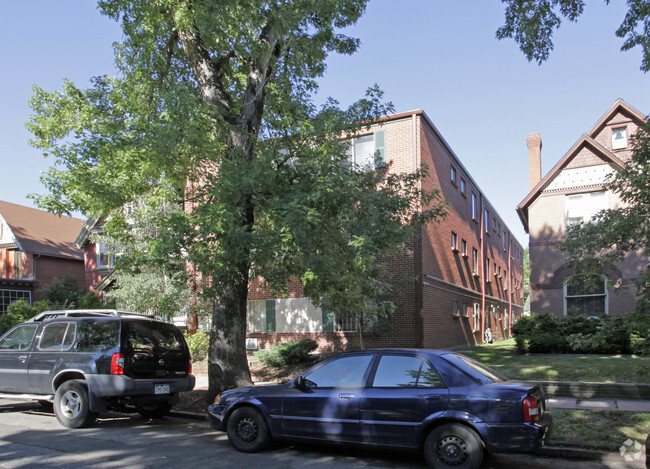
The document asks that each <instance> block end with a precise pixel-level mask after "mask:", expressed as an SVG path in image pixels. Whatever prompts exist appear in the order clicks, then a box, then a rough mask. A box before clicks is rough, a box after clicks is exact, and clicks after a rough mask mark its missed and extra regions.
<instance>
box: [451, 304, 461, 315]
mask: <svg viewBox="0 0 650 469" xmlns="http://www.w3.org/2000/svg"><path fill="white" fill-rule="evenodd" d="M451 315H452V316H453V317H455V318H457V317H459V316H460V314H459V312H458V300H451Z"/></svg>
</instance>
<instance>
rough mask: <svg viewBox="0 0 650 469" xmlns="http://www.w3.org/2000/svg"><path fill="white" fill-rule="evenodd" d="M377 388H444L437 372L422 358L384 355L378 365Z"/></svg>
mask: <svg viewBox="0 0 650 469" xmlns="http://www.w3.org/2000/svg"><path fill="white" fill-rule="evenodd" d="M373 387H375V388H440V387H444V384H442V379H440V376H439V375H438V373H437V372H436V370H435V369H434V368H433V367H432V366H431V365H429V363H427V362H426V361H424V360H423V359H421V358H420V357H408V356H399V355H384V356H383V357H381V360H380V361H379V365H377V372H376V373H375V379H374V380H373Z"/></svg>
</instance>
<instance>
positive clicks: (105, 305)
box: [77, 291, 116, 309]
mask: <svg viewBox="0 0 650 469" xmlns="http://www.w3.org/2000/svg"><path fill="white" fill-rule="evenodd" d="M115 308H116V304H115V301H110V300H109V301H104V300H103V299H102V298H101V297H100V296H99V295H98V294H97V293H95V292H92V291H88V292H86V293H84V294H83V295H81V296H80V297H79V304H78V305H77V309H115Z"/></svg>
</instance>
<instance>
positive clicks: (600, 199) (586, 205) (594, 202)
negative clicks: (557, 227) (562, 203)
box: [566, 191, 608, 226]
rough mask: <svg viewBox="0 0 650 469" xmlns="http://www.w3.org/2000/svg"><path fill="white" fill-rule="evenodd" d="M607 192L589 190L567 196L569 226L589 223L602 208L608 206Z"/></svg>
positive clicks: (567, 221) (567, 220)
mask: <svg viewBox="0 0 650 469" xmlns="http://www.w3.org/2000/svg"><path fill="white" fill-rule="evenodd" d="M607 205H608V204H607V192H605V191H600V192H587V193H584V194H572V195H567V196H566V223H567V226H571V225H576V224H578V223H589V222H590V221H591V220H593V219H594V217H595V215H596V214H597V213H598V212H600V211H601V210H605V209H606V208H607Z"/></svg>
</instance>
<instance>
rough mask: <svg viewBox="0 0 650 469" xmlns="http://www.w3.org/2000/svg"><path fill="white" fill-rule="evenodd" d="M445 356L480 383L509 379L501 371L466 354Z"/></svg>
mask: <svg viewBox="0 0 650 469" xmlns="http://www.w3.org/2000/svg"><path fill="white" fill-rule="evenodd" d="M444 357H445V358H446V359H447V360H448V361H449V362H451V363H452V364H453V365H455V366H456V367H458V368H460V369H461V370H463V371H464V372H465V373H467V374H468V375H470V376H471V377H472V378H474V379H475V380H477V381H478V382H480V383H485V384H490V383H504V382H506V381H509V380H508V378H506V377H505V376H503V375H502V374H501V373H499V372H497V371H494V370H493V369H492V368H490V367H487V366H485V365H483V364H481V363H479V362H477V361H476V360H472V359H471V358H469V357H466V356H465V355H455V354H447V355H445V356H444Z"/></svg>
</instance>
